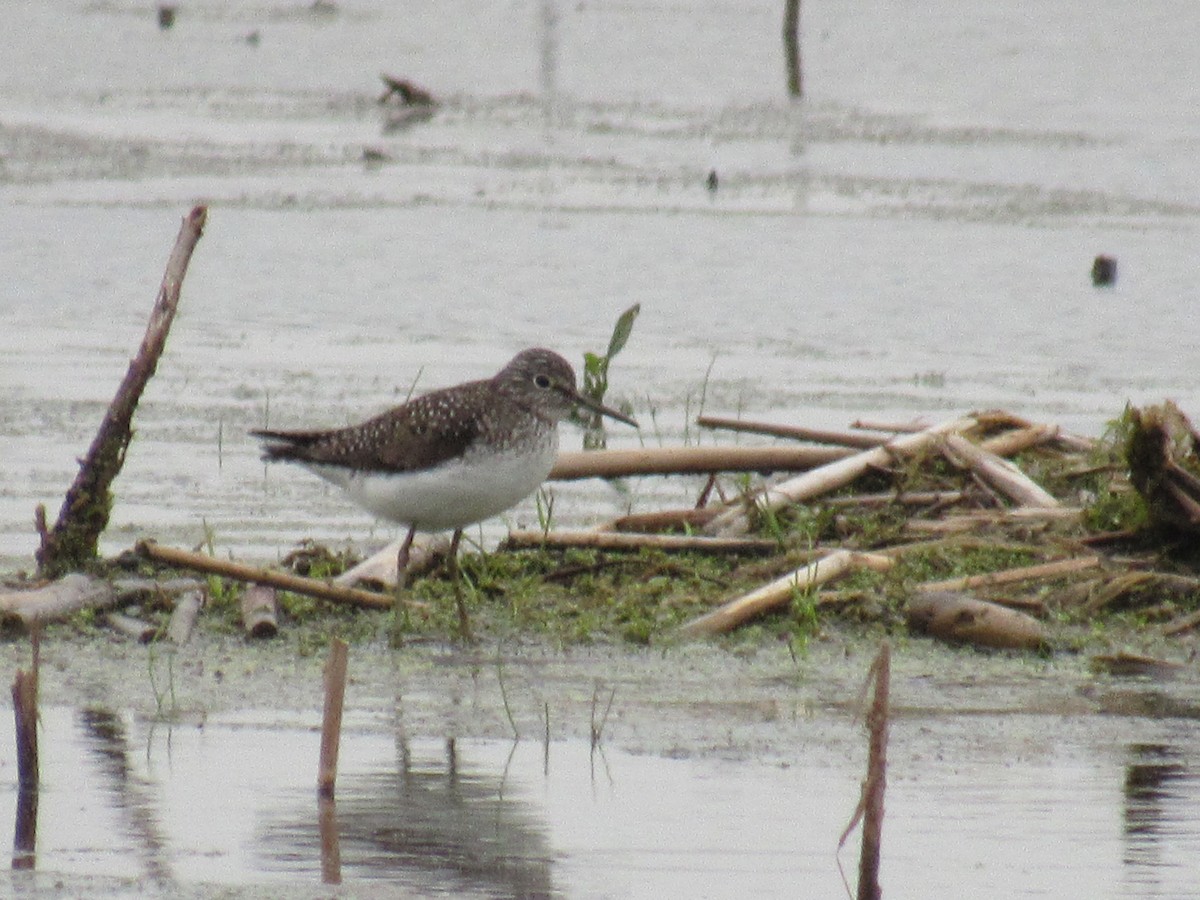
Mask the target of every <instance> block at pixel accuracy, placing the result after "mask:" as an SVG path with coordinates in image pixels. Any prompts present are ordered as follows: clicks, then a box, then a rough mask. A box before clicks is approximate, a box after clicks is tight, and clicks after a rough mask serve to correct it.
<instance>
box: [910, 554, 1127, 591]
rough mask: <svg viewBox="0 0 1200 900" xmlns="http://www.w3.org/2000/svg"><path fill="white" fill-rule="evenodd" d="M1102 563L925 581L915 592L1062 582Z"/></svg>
mask: <svg viewBox="0 0 1200 900" xmlns="http://www.w3.org/2000/svg"><path fill="white" fill-rule="evenodd" d="M1103 562H1104V561H1103V559H1101V557H1099V556H1078V557H1071V558H1070V559H1059V560H1055V561H1054V562H1048V563H1039V564H1037V565H1034V566H1020V567H1018V568H1015V569H1003V570H1001V571H999V572H985V573H984V574H982V575H965V576H963V577H961V578H947V579H945V580H943V581H925V582H922V583H921V584H918V585H916V589H917V590H920V591H970V590H975V589H976V588H982V587H991V586H994V585H1000V584H1012V583H1013V582H1016V581H1028V580H1030V579H1034V578H1060V577H1062V576H1063V575H1075V574H1077V573H1079V572H1086V571H1087V570H1088V569H1098V568H1100V566H1101V565H1103Z"/></svg>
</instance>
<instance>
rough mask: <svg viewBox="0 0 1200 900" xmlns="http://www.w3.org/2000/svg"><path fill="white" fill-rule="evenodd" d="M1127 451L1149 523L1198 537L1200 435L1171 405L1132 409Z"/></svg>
mask: <svg viewBox="0 0 1200 900" xmlns="http://www.w3.org/2000/svg"><path fill="white" fill-rule="evenodd" d="M1129 419H1130V432H1129V438H1128V441H1127V444H1126V448H1125V457H1126V461H1127V463H1128V465H1129V480H1130V482H1131V483H1132V484H1133V486H1134V488H1135V489H1136V490H1137V492H1138V493H1139V494H1141V496H1142V499H1143V500H1145V502H1146V510H1147V512H1148V514H1149V517H1150V520H1151V521H1152V522H1154V523H1155V524H1157V525H1159V526H1164V527H1166V528H1170V529H1173V530H1177V531H1183V532H1186V533H1188V534H1193V535H1194V534H1196V533H1198V532H1200V433H1197V431H1196V428H1195V426H1193V425H1192V423H1191V421H1190V420H1189V419H1188V417H1187V416H1185V415H1184V414H1183V411H1182V410H1181V409H1180V408H1179V407H1178V406H1176V405H1175V404H1174V403H1172V402H1171V401H1169V400H1168V401H1166V402H1165V403H1163V404H1162V405H1161V406H1151V407H1147V408H1145V409H1131V410H1130V412H1129Z"/></svg>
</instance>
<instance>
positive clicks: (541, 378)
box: [533, 375, 550, 388]
mask: <svg viewBox="0 0 1200 900" xmlns="http://www.w3.org/2000/svg"><path fill="white" fill-rule="evenodd" d="M533 383H534V384H536V385H537V386H538V387H540V388H548V387H550V376H549V375H534V376H533Z"/></svg>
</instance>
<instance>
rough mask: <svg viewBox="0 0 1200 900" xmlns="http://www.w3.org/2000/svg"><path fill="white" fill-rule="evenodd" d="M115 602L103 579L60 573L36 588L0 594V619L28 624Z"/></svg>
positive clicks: (111, 590)
mask: <svg viewBox="0 0 1200 900" xmlns="http://www.w3.org/2000/svg"><path fill="white" fill-rule="evenodd" d="M117 602H118V595H117V592H116V591H114V590H113V588H112V586H111V585H109V584H108V583H107V582H104V581H101V580H100V579H99V578H91V577H89V576H87V575H79V574H71V575H64V576H63V577H62V578H60V579H58V580H57V581H53V582H51V583H49V584H47V585H44V586H42V587H39V588H31V589H25V590H14V591H5V592H4V593H0V621H3V622H7V623H12V622H19V623H20V624H22V625H24V626H26V627H30V626H33V625H34V624H36V623H39V622H49V621H52V620H55V619H65V618H67V617H68V616H70V615H73V614H74V613H77V612H79V611H80V610H82V609H105V608H108V607H111V606H114V605H115V604H116V603H117Z"/></svg>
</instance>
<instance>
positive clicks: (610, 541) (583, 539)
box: [506, 531, 779, 553]
mask: <svg viewBox="0 0 1200 900" xmlns="http://www.w3.org/2000/svg"><path fill="white" fill-rule="evenodd" d="M506 543H507V546H508V547H509V548H510V549H520V548H522V547H554V548H556V549H559V548H564V547H594V548H596V549H598V550H665V551H668V552H671V551H685V550H691V551H695V552H698V553H771V552H772V551H775V550H778V549H779V542H778V541H771V540H766V539H765V538H721V537H707V536H704V535H690V534H637V533H635V532H629V531H549V532H545V531H510V532H509V533H508V540H507V542H506Z"/></svg>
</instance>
